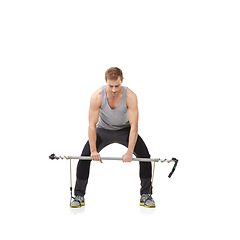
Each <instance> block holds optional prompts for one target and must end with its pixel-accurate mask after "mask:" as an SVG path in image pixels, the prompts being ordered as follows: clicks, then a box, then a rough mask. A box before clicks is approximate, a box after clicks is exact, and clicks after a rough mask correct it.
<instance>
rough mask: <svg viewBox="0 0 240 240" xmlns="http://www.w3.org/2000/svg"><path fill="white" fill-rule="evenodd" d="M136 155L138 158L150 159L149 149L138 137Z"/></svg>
mask: <svg viewBox="0 0 240 240" xmlns="http://www.w3.org/2000/svg"><path fill="white" fill-rule="evenodd" d="M134 154H135V155H136V157H138V158H150V154H149V151H148V148H147V146H146V144H145V142H144V141H143V139H142V138H141V137H140V136H139V135H138V138H137V142H136V145H135V148H134Z"/></svg>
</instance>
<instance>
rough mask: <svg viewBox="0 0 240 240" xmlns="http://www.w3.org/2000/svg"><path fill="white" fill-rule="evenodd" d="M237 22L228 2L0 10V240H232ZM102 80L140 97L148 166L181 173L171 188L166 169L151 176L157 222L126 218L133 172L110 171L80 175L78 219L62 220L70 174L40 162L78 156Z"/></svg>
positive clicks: (133, 167)
mask: <svg viewBox="0 0 240 240" xmlns="http://www.w3.org/2000/svg"><path fill="white" fill-rule="evenodd" d="M239 11H240V9H239V3H238V1H231V0H230V1H213V0H208V1H186V0H184V1H152V0H150V1H147V2H146V1H131V0H130V1H106V0H103V1H52V0H48V1H1V3H0V35H1V37H0V66H1V68H0V80H1V88H0V93H1V94H0V101H1V125H0V126H1V134H0V136H1V157H2V161H1V168H0V169H1V172H0V178H1V191H2V194H1V196H2V197H1V205H0V207H1V215H0V216H1V220H2V222H3V226H2V230H1V235H2V236H4V239H14V238H18V237H24V238H25V239H43V238H45V239H50V238H53V237H54V239H59V238H67V237H82V238H85V239H92V238H94V237H97V238H98V239H123V238H125V239H130V238H132V237H134V238H136V239H146V238H151V239H161V238H162V239H179V238H184V239H203V238H204V239H213V238H220V237H221V238H224V239H226V238H228V239H239V237H240V235H239V231H238V230H237V227H238V225H239V213H240V209H239V201H240V198H239V181H240V178H239V173H238V169H239V167H240V163H239V136H240V127H239V122H240V117H239V102H240V97H239V84H238V82H239V79H240V78H239V77H240V74H239V65H240V59H239V56H240V47H239V42H240V33H239V23H240V17H239ZM112 66H116V67H119V68H121V69H122V71H123V75H124V81H123V85H125V86H128V87H129V88H130V89H131V90H133V91H134V92H135V93H136V94H137V96H138V105H139V114H140V118H139V134H140V135H141V137H142V138H143V139H144V141H145V143H146V144H147V146H148V148H149V151H150V154H151V156H152V157H161V158H172V157H176V158H178V159H179V165H178V167H177V169H176V172H175V173H174V174H173V176H172V178H170V179H169V178H168V177H167V176H168V173H169V172H170V171H171V169H172V166H173V164H167V163H156V170H155V178H154V188H153V192H154V193H153V197H154V200H155V201H156V206H157V207H156V209H145V208H141V207H140V206H138V204H139V198H140V196H139V188H140V182H139V178H138V171H139V170H138V163H136V162H133V163H130V164H123V163H121V162H110V161H108V162H104V163H103V164H100V163H96V162H93V163H92V165H91V174H90V179H89V184H88V188H87V194H86V206H85V207H84V208H81V209H69V197H70V194H69V162H68V161H66V160H65V161H51V160H49V159H48V156H49V155H50V154H52V153H55V154H59V155H80V154H81V151H82V148H83V146H84V144H85V143H86V141H87V137H88V136H87V130H88V108H89V100H90V97H91V94H92V93H93V92H94V91H95V90H96V89H98V88H99V87H101V86H102V85H104V84H105V80H104V73H105V71H106V70H107V69H108V68H109V67H112ZM125 152H126V148H125V147H123V146H120V145H117V144H113V145H111V146H109V147H107V148H105V149H104V150H103V151H102V152H101V155H102V156H113V157H121V156H122V155H123V154H125ZM72 164H73V166H72V170H73V175H74V176H75V170H76V165H77V161H73V163H72ZM73 181H75V179H73ZM1 238H3V237H1Z"/></svg>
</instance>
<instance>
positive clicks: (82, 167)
mask: <svg viewBox="0 0 240 240" xmlns="http://www.w3.org/2000/svg"><path fill="white" fill-rule="evenodd" d="M105 79H106V83H107V85H105V86H103V87H102V88H99V89H98V90H97V91H96V92H94V93H93V95H92V97H91V101H90V108H89V128H88V137H89V140H88V142H87V143H86V145H85V147H84V149H83V151H82V156H91V158H92V160H93V161H100V162H101V163H102V161H101V157H100V154H99V152H100V151H101V150H102V149H103V148H104V147H106V146H107V145H109V144H111V143H120V144H122V145H124V146H126V147H127V148H128V149H127V153H126V154H124V155H123V162H131V161H132V158H133V154H135V155H136V157H139V158H150V155H149V152H148V149H147V147H146V145H145V143H144V141H143V140H142V138H141V137H140V136H139V135H138V105H137V96H136V94H135V93H134V92H132V91H131V90H130V89H129V88H127V87H125V86H122V82H123V74H122V71H121V70H120V69H119V68H116V67H112V68H109V69H108V70H107V71H106V73H105ZM90 163H91V161H86V160H79V162H78V166H77V180H76V185H75V198H74V199H73V201H72V202H71V207H81V206H84V205H85V201H84V195H85V191H86V186H87V182H88V177H89V169H90ZM139 164H140V180H141V189H140V194H141V198H140V205H141V206H145V207H155V203H154V200H153V199H152V196H151V194H152V186H151V177H152V165H151V162H139Z"/></svg>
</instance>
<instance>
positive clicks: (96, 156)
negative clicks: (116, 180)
mask: <svg viewBox="0 0 240 240" xmlns="http://www.w3.org/2000/svg"><path fill="white" fill-rule="evenodd" d="M91 158H92V160H93V161H99V162H101V163H103V162H102V160H101V157H100V154H99V153H98V152H97V151H93V152H92V153H91Z"/></svg>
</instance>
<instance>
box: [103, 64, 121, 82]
mask: <svg viewBox="0 0 240 240" xmlns="http://www.w3.org/2000/svg"><path fill="white" fill-rule="evenodd" d="M118 77H120V78H121V80H123V74H122V70H121V69H120V68H117V67H111V68H109V69H108V70H107V71H106V72H105V79H106V81H107V79H109V80H117V79H118Z"/></svg>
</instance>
